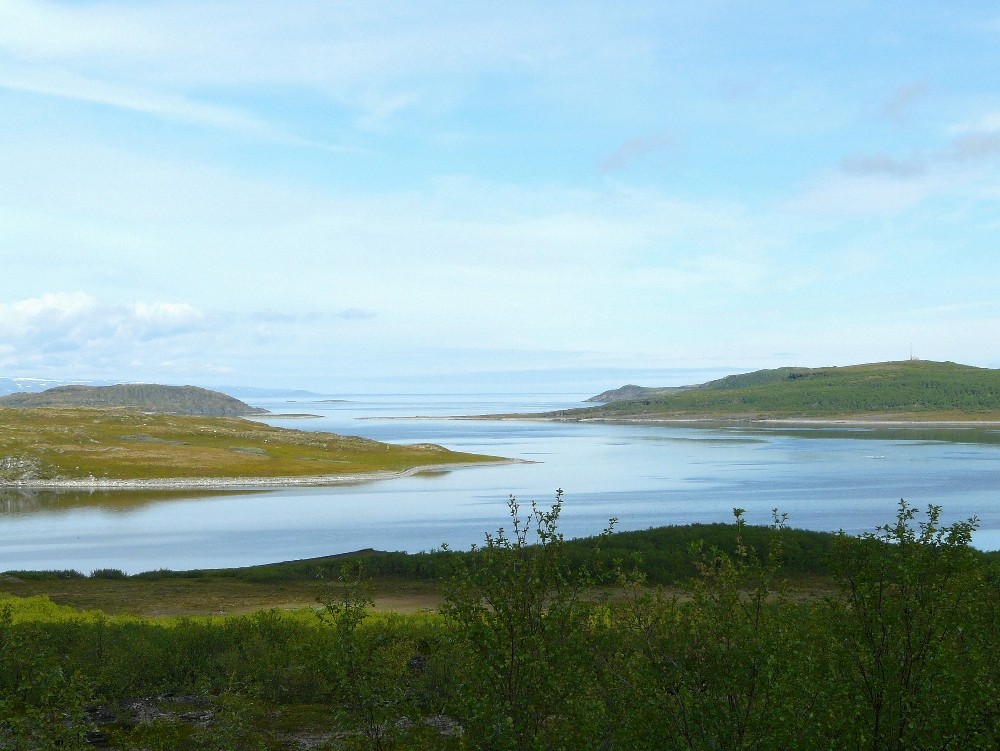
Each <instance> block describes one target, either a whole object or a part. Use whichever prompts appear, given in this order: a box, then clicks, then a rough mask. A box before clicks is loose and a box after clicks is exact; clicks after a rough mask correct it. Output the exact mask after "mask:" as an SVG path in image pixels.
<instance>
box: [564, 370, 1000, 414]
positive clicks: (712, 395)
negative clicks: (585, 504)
mask: <svg viewBox="0 0 1000 751" xmlns="http://www.w3.org/2000/svg"><path fill="white" fill-rule="evenodd" d="M637 388H641V387H632V386H629V387H623V390H616V391H608V392H604V394H601V395H600V396H601V397H605V398H606V399H607V400H608V403H606V404H603V405H601V406H597V407H588V408H581V409H572V410H560V411H558V412H550V413H547V414H546V415H545V416H547V417H556V418H562V419H577V420H588V419H629V420H637V419H649V420H669V419H676V420H681V419H720V420H732V419H740V420H762V419H794V418H815V419H819V418H826V419H834V418H843V419H846V418H859V419H860V418H872V419H885V420H893V419H898V420H904V419H918V420H976V419H979V420H995V419H1000V370H996V369H991V368H977V367H973V366H970V365H960V364H957V363H953V362H931V361H924V360H904V361H901V362H884V363H871V364H866V365H851V366H845V367H829V368H776V369H770V370H758V371H754V372H751V373H742V374H736V375H730V376H726V377H725V378H720V379H718V380H715V381H710V382H708V383H704V384H701V385H698V386H691V387H683V388H673V389H645V390H644V391H639V392H636V391H635V389H637ZM633 394H635V396H633ZM622 397H623V398H622ZM595 399H597V397H595Z"/></svg>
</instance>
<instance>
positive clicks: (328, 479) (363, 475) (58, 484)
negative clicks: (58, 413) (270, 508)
mask: <svg viewBox="0 0 1000 751" xmlns="http://www.w3.org/2000/svg"><path fill="white" fill-rule="evenodd" d="M523 463H524V464H526V463H531V462H526V461H524V460H521V459H505V460H503V461H497V462H469V463H466V464H463V463H457V464H425V465H421V466H418V467H410V468H409V469H402V470H380V471H378V472H359V473H357V474H345V475H300V476H292V477H156V478H149V479H130V480H122V479H114V478H108V477H80V478H72V479H69V478H60V479H37V480H9V481H5V482H0V489H2V488H18V489H22V490H244V489H246V490H253V489H257V488H286V487H321V486H324V485H350V484H355V483H362V482H374V481H377V480H394V479H397V478H400V477H410V476H412V475H416V474H420V473H421V472H445V471H451V470H453V469H465V468H466V467H493V466H496V465H498V464H523Z"/></svg>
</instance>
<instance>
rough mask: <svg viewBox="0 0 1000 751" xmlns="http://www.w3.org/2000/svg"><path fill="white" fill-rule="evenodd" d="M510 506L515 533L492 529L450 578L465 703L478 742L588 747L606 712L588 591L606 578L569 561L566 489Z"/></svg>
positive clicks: (449, 616)
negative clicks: (546, 504)
mask: <svg viewBox="0 0 1000 751" xmlns="http://www.w3.org/2000/svg"><path fill="white" fill-rule="evenodd" d="M509 509H510V518H511V525H512V530H511V534H510V535H509V536H508V534H507V533H506V531H505V530H504V529H503V528H502V527H501V528H500V529H499V530H497V533H496V535H492V534H487V535H486V543H485V546H484V547H483V548H481V550H480V551H479V552H480V554H479V555H478V556H475V557H471V558H468V559H464V560H460V561H458V567H457V570H456V573H455V575H454V577H453V578H452V580H451V581H450V583H449V584H448V587H447V595H446V605H445V607H444V608H443V612H444V615H445V619H446V621H447V623H448V625H449V627H450V628H451V629H452V631H453V633H454V637H455V640H456V645H457V646H458V648H459V650H460V654H461V655H462V657H463V671H464V672H463V675H464V682H463V683H462V686H461V697H460V705H459V707H458V711H459V712H460V716H461V719H462V720H463V724H464V725H465V727H466V730H467V732H468V734H469V738H470V741H471V742H472V743H473V744H474V745H475V747H477V748H484V749H498V750H499V749H517V751H528V749H542V748H556V747H562V748H587V747H588V746H589V745H590V744H591V743H592V739H593V738H594V736H595V735H596V734H599V731H600V728H601V725H602V719H603V717H602V715H603V713H602V709H603V707H602V706H601V704H600V701H599V699H598V697H596V696H594V695H593V694H592V693H591V692H590V691H589V689H590V687H592V686H593V683H594V681H593V672H592V671H593V664H594V663H593V655H592V654H591V652H590V650H589V649H588V636H589V634H590V631H591V628H590V624H591V618H592V617H594V615H595V607H594V604H593V603H592V602H590V601H589V600H588V595H592V590H593V588H594V587H595V586H596V585H597V584H598V583H600V582H601V580H602V579H601V576H600V573H599V572H598V571H595V570H593V569H592V568H590V567H588V566H572V565H570V562H569V560H568V558H567V556H566V554H565V550H566V543H565V541H564V539H563V536H562V534H561V533H559V532H558V531H557V522H558V519H559V514H560V511H561V510H562V491H558V492H557V494H556V501H555V504H554V505H553V506H552V508H551V509H550V510H548V511H544V510H542V509H540V508H538V506H537V505H536V504H535V503H534V502H533V503H532V505H531V511H530V513H529V514H528V515H527V517H526V518H522V517H521V516H520V507H519V505H518V503H517V501H516V500H515V499H514V497H513V496H511V498H510V501H509ZM610 533H611V530H610V528H609V529H608V530H607V532H606V535H610ZM532 543H534V544H532Z"/></svg>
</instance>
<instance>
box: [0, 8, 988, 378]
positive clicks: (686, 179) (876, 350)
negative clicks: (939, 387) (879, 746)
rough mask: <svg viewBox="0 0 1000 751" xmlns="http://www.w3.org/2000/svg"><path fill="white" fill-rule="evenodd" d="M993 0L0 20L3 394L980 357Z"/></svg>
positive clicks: (60, 15)
mask: <svg viewBox="0 0 1000 751" xmlns="http://www.w3.org/2000/svg"><path fill="white" fill-rule="evenodd" d="M998 238H1000V10H998V9H997V7H996V6H995V5H993V4H992V3H982V2H968V1H967V0H956V2H950V3H941V2H936V1H935V2H931V1H929V0H906V1H905V2H899V1H897V0H877V1H875V0H873V1H872V2H864V1H861V0H841V1H840V2H836V3H830V2H802V0H794V1H793V0H787V1H785V0H754V1H753V2H751V1H749V0H747V1H735V0H734V1H731V2H729V1H725V0H674V1H672V2H669V3H668V2H651V1H644V2H628V1H626V2H622V0H594V1H593V2H574V1H569V2H562V1H560V0H556V1H555V2H540V1H539V2H530V1H528V2H524V1H520V0H508V1H507V2H503V3H469V2H466V1H464V0H463V1H453V0H406V1H401V2H391V1H383V0H363V1H362V0H343V1H341V0H322V1H312V2H306V1H303V0H282V2H280V3H276V2H256V1H255V0H241V1H240V2H225V1H221V0H197V1H194V2H188V1H186V0H171V1H169V2H157V1H150V0H106V1H104V2H86V1H79V2H54V1H44V2H39V1H37V0H0V376H4V377H17V376H20V377H37V378H53V379H63V380H67V379H68V380H73V379H79V380H87V379H91V380H93V379H101V380H121V381H135V380H139V381H156V382H162V383H176V384H181V383H190V384H195V385H208V386H211V385H215V384H240V385H253V386H259V387H271V388H282V387H287V388H307V389H312V390H319V391H322V392H324V393H339V392H359V391H361V392H363V391H406V390H431V391H433V390H454V389H464V390H505V391H518V390H533V389H539V388H554V389H581V390H591V391H593V392H595V393H596V392H597V391H601V390H603V389H605V388H612V387H615V386H619V385H621V384H623V383H626V382H634V383H640V384H643V385H648V386H657V385H676V384H680V383H697V382H701V381H704V380H708V377H709V376H712V377H714V376H717V375H722V374H725V373H731V372H743V371H748V370H754V369H758V368H767V367H780V366H791V365H794V366H813V367H819V366H830V365H849V364H855V363H863V362H878V361H886V360H903V359H907V358H908V357H909V356H910V355H911V353H912V354H913V355H914V356H917V357H920V358H922V359H928V360H952V361H956V362H962V363H966V364H970V365H978V366H983V367H1000V347H998V344H1000V245H998V242H997V239H998Z"/></svg>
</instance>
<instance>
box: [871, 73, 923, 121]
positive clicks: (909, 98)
mask: <svg viewBox="0 0 1000 751" xmlns="http://www.w3.org/2000/svg"><path fill="white" fill-rule="evenodd" d="M930 90H931V88H930V86H929V85H928V84H927V82H926V81H914V82H912V83H907V84H904V85H902V86H900V87H899V88H898V89H896V90H895V91H893V92H892V94H891V95H890V96H889V98H888V99H886V100H885V102H883V103H882V107H881V109H880V110H879V114H881V116H882V117H883V118H885V119H886V120H889V121H890V122H892V123H895V124H896V125H903V124H904V123H906V122H907V120H908V118H909V115H910V111H911V110H912V109H913V107H914V106H915V105H916V104H917V103H918V102H920V101H921V100H922V99H924V98H925V97H926V96H927V95H928V94H929V93H930Z"/></svg>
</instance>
